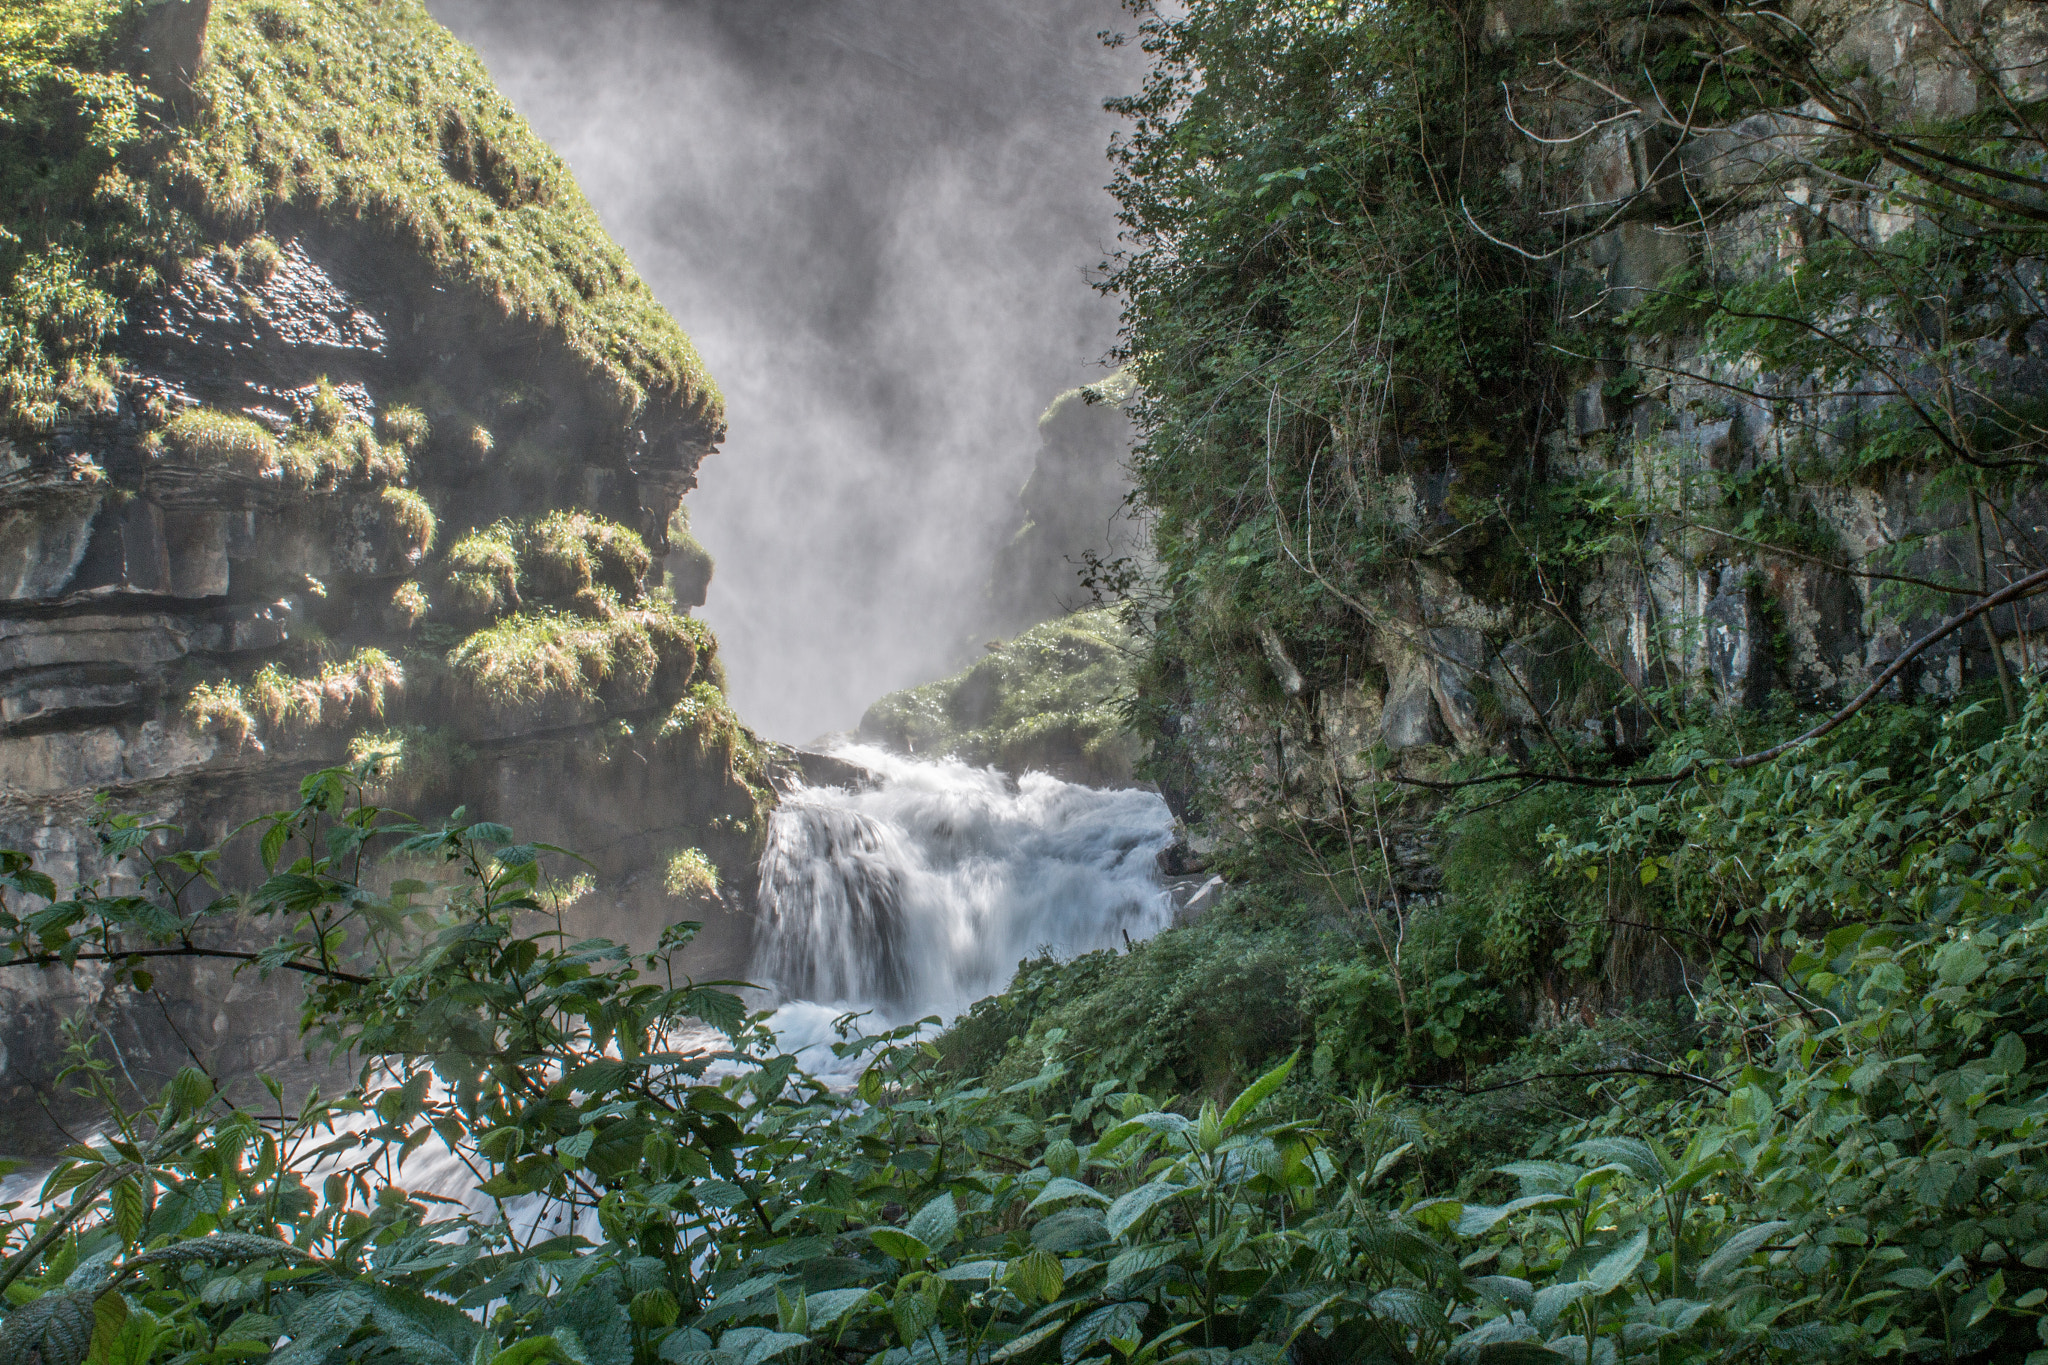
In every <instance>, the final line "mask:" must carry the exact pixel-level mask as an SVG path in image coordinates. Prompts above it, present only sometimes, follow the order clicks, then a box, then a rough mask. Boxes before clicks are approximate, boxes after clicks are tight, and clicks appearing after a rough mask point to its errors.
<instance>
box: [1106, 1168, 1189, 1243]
mask: <svg viewBox="0 0 2048 1365" xmlns="http://www.w3.org/2000/svg"><path fill="white" fill-rule="evenodd" d="M1186 1189H1187V1187H1186V1186H1183V1185H1169V1184H1167V1183H1165V1182H1163V1181H1158V1180H1155V1181H1152V1182H1151V1183H1149V1184H1145V1185H1140V1186H1138V1188H1136V1189H1135V1190H1131V1191H1128V1192H1127V1193H1125V1194H1123V1195H1120V1196H1118V1198H1117V1200H1116V1202H1115V1203H1113V1204H1111V1205H1110V1206H1109V1212H1108V1213H1106V1214H1105V1215H1103V1227H1104V1230H1105V1231H1107V1232H1108V1233H1109V1235H1110V1236H1111V1237H1122V1236H1123V1235H1124V1234H1125V1233H1126V1232H1129V1231H1131V1230H1132V1229H1133V1228H1135V1227H1137V1226H1138V1224H1140V1223H1141V1222H1143V1221H1144V1219H1145V1215H1146V1214H1148V1213H1150V1212H1152V1210H1153V1209H1155V1208H1157V1207H1158V1206H1159V1205H1161V1204H1163V1203H1165V1202H1166V1201H1167V1200H1169V1199H1171V1198H1173V1197H1174V1196H1175V1195H1177V1194H1183V1193H1185V1192H1186Z"/></svg>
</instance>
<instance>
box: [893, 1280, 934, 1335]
mask: <svg viewBox="0 0 2048 1365" xmlns="http://www.w3.org/2000/svg"><path fill="white" fill-rule="evenodd" d="M889 1316H890V1317H891V1318H892V1319H894V1320H895V1323H896V1337H897V1340H899V1341H901V1342H902V1343H903V1345H904V1346H905V1347H906V1348H908V1347H910V1346H913V1345H915V1344H916V1342H917V1339H918V1338H919V1337H921V1336H923V1335H924V1333H925V1329H926V1328H928V1327H930V1326H931V1325H932V1324H933V1323H935V1322H937V1321H938V1320H939V1306H938V1304H936V1303H934V1302H932V1300H931V1298H930V1297H929V1296H927V1295H926V1294H925V1293H924V1292H923V1291H922V1290H919V1289H908V1288H905V1287H903V1286H900V1285H899V1286H898V1287H897V1290H896V1299H895V1302H893V1303H891V1304H890V1305H889Z"/></svg>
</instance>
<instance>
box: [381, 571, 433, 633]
mask: <svg viewBox="0 0 2048 1365" xmlns="http://www.w3.org/2000/svg"><path fill="white" fill-rule="evenodd" d="M432 610H433V604H432V603H431V602H429V601H428V600H427V590H426V589H425V588H422V587H421V586H420V585H419V581H418V580H417V579H407V580H406V581H405V582H403V583H400V584H399V585H398V586H397V587H396V588H394V589H392V591H391V612H390V614H391V615H392V617H394V618H395V619H396V620H397V621H398V623H399V628H400V629H401V630H411V629H412V628H413V627H414V626H416V625H418V624H419V623H420V622H421V621H423V620H425V619H426V617H427V613H428V612H430V611H432Z"/></svg>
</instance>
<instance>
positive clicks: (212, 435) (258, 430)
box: [156, 408, 279, 479]
mask: <svg viewBox="0 0 2048 1365" xmlns="http://www.w3.org/2000/svg"><path fill="white" fill-rule="evenodd" d="M156 449H157V450H158V451H159V452H160V457H164V458H173V459H178V460H182V461H186V462H189V463H191V464H195V465H199V466H202V467H209V468H219V469H227V470H231V471H233V472H234V473H236V474H240V475H242V476H243V477H245V478H252V479H260V478H265V477H267V476H271V475H274V474H276V472H277V470H278V468H279V457H278V442H277V438H276V437H275V436H273V435H271V433H270V429H269V428H267V427H265V426H264V425H263V424H262V423H260V422H257V421H254V420H252V419H251V418H248V417H243V416H241V415H240V414H238V413H228V412H218V411H216V410H214V409H212V408H187V409H186V410H185V411H183V412H181V413H179V414H178V415H177V416H175V417H173V418H171V420H170V421H168V422H166V423H165V424H164V426H163V429H162V431H160V432H159V433H157V441H156Z"/></svg>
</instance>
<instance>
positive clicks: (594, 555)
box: [514, 512, 654, 601]
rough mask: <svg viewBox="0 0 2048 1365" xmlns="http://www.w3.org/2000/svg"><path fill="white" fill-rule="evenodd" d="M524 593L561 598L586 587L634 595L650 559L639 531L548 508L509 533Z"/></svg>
mask: <svg viewBox="0 0 2048 1365" xmlns="http://www.w3.org/2000/svg"><path fill="white" fill-rule="evenodd" d="M514 544H515V545H516V546H517V547H518V550H519V562H520V581H521V585H522V586H523V587H525V588H526V589H527V590H528V595H530V596H533V597H538V598H541V599H543V600H552V601H562V600H564V599H568V598H573V597H575V596H576V595H577V594H578V593H582V592H584V591H586V590H588V589H591V588H609V589H610V590H611V591H613V592H615V593H618V594H620V595H622V596H628V597H630V596H635V595H637V594H638V593H639V591H640V581H641V580H642V579H643V578H645V577H646V576H647V570H648V567H649V566H650V565H651V564H652V563H653V562H654V561H653V557H652V556H651V555H650V554H649V553H648V551H647V543H646V542H645V541H643V540H641V539H640V536H639V533H638V532H635V531H632V530H630V529H628V528H626V527H624V526H621V525H619V524H618V523H617V522H615V521H608V520H606V519H605V518H603V517H599V516H593V515H591V514H590V513H588V512H550V513H548V514H547V515H545V516H542V517H539V518H537V519H536V520H534V521H531V522H528V523H525V524H523V525H522V526H521V527H520V528H519V529H518V530H517V532H516V533H515V538H514Z"/></svg>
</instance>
